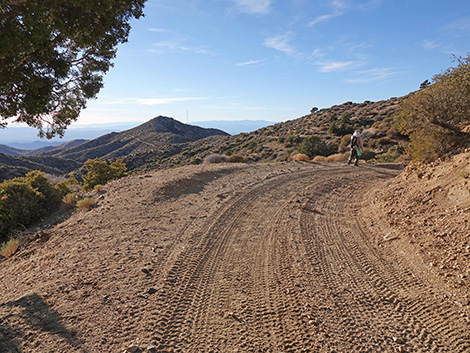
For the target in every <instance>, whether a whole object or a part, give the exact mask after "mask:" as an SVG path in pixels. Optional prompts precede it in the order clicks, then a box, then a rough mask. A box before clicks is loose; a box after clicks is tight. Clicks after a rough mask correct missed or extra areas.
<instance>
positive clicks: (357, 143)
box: [348, 130, 364, 165]
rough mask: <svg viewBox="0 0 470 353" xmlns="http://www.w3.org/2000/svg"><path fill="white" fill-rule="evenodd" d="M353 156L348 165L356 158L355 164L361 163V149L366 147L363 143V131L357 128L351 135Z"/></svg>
mask: <svg viewBox="0 0 470 353" xmlns="http://www.w3.org/2000/svg"><path fill="white" fill-rule="evenodd" d="M350 144H351V156H350V157H349V161H348V165H350V164H351V162H352V160H353V159H356V161H355V162H354V165H358V164H359V156H360V155H361V149H364V146H363V144H362V138H361V133H360V132H359V131H358V130H356V131H354V134H352V136H351V143H350Z"/></svg>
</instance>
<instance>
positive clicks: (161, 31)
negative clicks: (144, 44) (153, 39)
mask: <svg viewBox="0 0 470 353" xmlns="http://www.w3.org/2000/svg"><path fill="white" fill-rule="evenodd" d="M148 30H149V31H150V32H158V33H168V32H170V31H169V30H167V29H163V28H149V29H148Z"/></svg>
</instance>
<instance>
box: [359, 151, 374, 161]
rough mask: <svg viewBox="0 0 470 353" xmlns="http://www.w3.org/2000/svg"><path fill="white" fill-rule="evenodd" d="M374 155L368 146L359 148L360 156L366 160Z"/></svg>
mask: <svg viewBox="0 0 470 353" xmlns="http://www.w3.org/2000/svg"><path fill="white" fill-rule="evenodd" d="M375 156H376V153H375V152H374V151H371V150H370V149H368V148H364V149H362V148H361V158H362V159H364V160H366V161H368V160H370V159H374V158H375Z"/></svg>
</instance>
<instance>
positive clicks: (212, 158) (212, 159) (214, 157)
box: [202, 153, 228, 164]
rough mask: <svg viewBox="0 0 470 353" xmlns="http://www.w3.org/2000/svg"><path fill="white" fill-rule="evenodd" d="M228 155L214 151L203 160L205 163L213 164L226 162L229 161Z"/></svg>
mask: <svg viewBox="0 0 470 353" xmlns="http://www.w3.org/2000/svg"><path fill="white" fill-rule="evenodd" d="M227 160H228V158H227V156H225V155H223V154H218V153H212V154H209V155H207V156H205V157H204V160H203V161H202V163H203V164H213V163H225V162H227Z"/></svg>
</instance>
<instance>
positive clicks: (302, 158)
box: [295, 153, 310, 162]
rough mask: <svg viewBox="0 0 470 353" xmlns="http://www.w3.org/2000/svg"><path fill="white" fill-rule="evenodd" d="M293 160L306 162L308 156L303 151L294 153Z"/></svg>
mask: <svg viewBox="0 0 470 353" xmlns="http://www.w3.org/2000/svg"><path fill="white" fill-rule="evenodd" d="M295 160H296V161H297V162H308V161H309V160H310V158H308V156H307V155H306V154H305V153H299V154H296V155H295Z"/></svg>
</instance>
